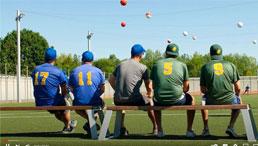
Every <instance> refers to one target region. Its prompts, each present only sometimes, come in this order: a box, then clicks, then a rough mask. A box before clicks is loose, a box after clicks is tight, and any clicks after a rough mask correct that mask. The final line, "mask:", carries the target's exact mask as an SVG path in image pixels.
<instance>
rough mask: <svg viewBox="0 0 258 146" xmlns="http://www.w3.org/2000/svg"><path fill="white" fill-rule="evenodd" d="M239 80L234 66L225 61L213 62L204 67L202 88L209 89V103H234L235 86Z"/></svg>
mask: <svg viewBox="0 0 258 146" xmlns="http://www.w3.org/2000/svg"><path fill="white" fill-rule="evenodd" d="M238 80H239V74H238V71H237V69H236V67H235V65H234V64H232V63H230V62H227V61H224V60H212V61H210V62H209V63H207V64H206V65H204V66H203V67H202V70H201V81H200V82H201V86H205V87H206V88H207V90H208V91H207V93H206V95H207V97H208V99H207V100H206V101H207V102H208V103H213V104H221V103H232V100H233V95H234V90H233V85H232V84H234V83H235V82H236V81H238Z"/></svg>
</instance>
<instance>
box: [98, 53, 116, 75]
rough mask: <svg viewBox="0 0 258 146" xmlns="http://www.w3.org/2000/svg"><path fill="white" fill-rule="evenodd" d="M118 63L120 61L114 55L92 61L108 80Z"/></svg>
mask: <svg viewBox="0 0 258 146" xmlns="http://www.w3.org/2000/svg"><path fill="white" fill-rule="evenodd" d="M119 63H120V60H119V59H118V58H117V57H116V55H114V54H112V55H110V56H109V58H101V59H98V60H96V61H94V62H93V65H94V66H96V67H98V68H100V69H101V70H102V71H103V72H105V77H106V78H108V77H109V75H110V74H111V73H112V72H113V71H114V70H115V68H116V66H117V65H118V64H119Z"/></svg>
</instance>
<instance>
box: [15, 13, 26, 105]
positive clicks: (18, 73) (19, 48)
mask: <svg viewBox="0 0 258 146" xmlns="http://www.w3.org/2000/svg"><path fill="white" fill-rule="evenodd" d="M23 16H24V14H23V13H21V12H20V10H17V16H16V18H15V21H16V27H17V72H16V76H17V102H21V97H20V95H21V94H20V83H21V44H20V41H21V38H20V21H21V18H22V17H23Z"/></svg>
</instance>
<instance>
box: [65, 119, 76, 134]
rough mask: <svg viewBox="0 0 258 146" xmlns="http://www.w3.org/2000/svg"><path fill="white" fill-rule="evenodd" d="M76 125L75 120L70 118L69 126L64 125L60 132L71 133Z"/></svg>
mask: <svg viewBox="0 0 258 146" xmlns="http://www.w3.org/2000/svg"><path fill="white" fill-rule="evenodd" d="M76 125H77V121H76V120H72V121H71V122H70V128H67V127H64V128H63V130H62V133H63V134H68V133H72V132H73V131H74V129H75V127H76Z"/></svg>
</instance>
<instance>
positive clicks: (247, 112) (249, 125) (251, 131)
mask: <svg viewBox="0 0 258 146" xmlns="http://www.w3.org/2000/svg"><path fill="white" fill-rule="evenodd" d="M222 109H240V110H241V113H242V116H243V120H244V126H245V131H246V135H247V140H248V141H256V140H257V139H258V135H257V129H256V125H255V121H254V118H253V114H252V111H251V109H250V107H249V105H247V104H242V105H206V106H202V105H195V106H191V105H187V106H107V107H106V113H105V118H104V121H103V124H102V126H101V129H100V134H99V140H107V139H108V138H106V133H107V131H108V127H109V124H110V120H111V116H112V112H113V111H115V112H116V119H115V128H114V135H113V137H114V138H116V137H118V136H119V135H120V129H121V118H122V110H222Z"/></svg>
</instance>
